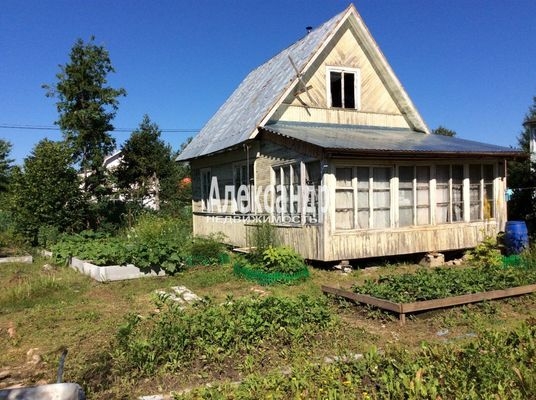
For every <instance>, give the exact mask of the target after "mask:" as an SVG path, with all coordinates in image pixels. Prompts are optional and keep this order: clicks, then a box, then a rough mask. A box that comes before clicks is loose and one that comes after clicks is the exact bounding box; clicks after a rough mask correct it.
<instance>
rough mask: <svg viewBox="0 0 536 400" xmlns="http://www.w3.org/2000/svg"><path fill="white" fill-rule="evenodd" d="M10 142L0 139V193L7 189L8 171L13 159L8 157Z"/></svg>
mask: <svg viewBox="0 0 536 400" xmlns="http://www.w3.org/2000/svg"><path fill="white" fill-rule="evenodd" d="M10 152H11V143H9V142H7V141H5V140H3V139H0V193H1V192H5V191H6V190H7V186H8V181H9V171H10V169H11V163H12V162H13V160H11V159H10V158H9V153H10Z"/></svg>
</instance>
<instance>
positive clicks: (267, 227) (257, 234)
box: [250, 222, 277, 262]
mask: <svg viewBox="0 0 536 400" xmlns="http://www.w3.org/2000/svg"><path fill="white" fill-rule="evenodd" d="M250 230H251V239H252V240H251V247H252V249H253V250H252V252H251V253H250V259H251V260H252V261H253V262H258V261H261V260H262V258H263V253H264V251H265V250H267V249H268V248H270V247H274V246H276V245H277V243H276V237H275V228H274V226H273V225H272V224H270V223H269V222H262V223H259V224H255V225H253V226H252V227H251V228H250Z"/></svg>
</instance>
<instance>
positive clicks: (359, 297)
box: [321, 285, 401, 313]
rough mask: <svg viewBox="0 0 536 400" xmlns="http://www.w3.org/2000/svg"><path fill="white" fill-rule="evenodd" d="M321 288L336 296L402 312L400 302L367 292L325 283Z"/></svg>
mask: <svg viewBox="0 0 536 400" xmlns="http://www.w3.org/2000/svg"><path fill="white" fill-rule="evenodd" d="M321 288H322V291H323V292H324V293H329V294H334V295H336V296H340V297H344V298H346V299H349V300H353V301H355V302H358V303H365V304H369V305H371V306H375V307H378V308H381V309H384V310H389V311H393V312H396V313H400V312H401V308H400V304H399V303H393V302H391V301H388V300H384V299H378V298H377V297H372V296H368V295H365V294H358V293H353V292H349V291H348V290H343V289H337V288H333V287H329V286H324V285H322V287H321Z"/></svg>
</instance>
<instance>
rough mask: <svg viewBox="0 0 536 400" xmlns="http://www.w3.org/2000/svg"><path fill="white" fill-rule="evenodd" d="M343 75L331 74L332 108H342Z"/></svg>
mask: <svg viewBox="0 0 536 400" xmlns="http://www.w3.org/2000/svg"><path fill="white" fill-rule="evenodd" d="M341 75H342V74H341V73H340V72H333V71H332V72H330V75H329V79H330V89H331V107H342V76H341Z"/></svg>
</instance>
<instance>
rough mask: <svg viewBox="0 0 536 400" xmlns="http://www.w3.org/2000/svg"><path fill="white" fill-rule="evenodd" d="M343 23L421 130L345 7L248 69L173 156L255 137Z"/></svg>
mask: <svg viewBox="0 0 536 400" xmlns="http://www.w3.org/2000/svg"><path fill="white" fill-rule="evenodd" d="M348 24H350V25H351V26H352V30H353V31H355V33H354V34H355V35H357V36H358V37H359V39H360V43H362V48H363V50H364V52H365V53H367V55H368V57H369V58H370V59H371V60H372V63H373V64H374V68H375V69H376V70H377V71H378V73H379V74H380V75H382V77H383V79H384V80H385V82H384V83H385V86H386V87H388V88H389V91H390V93H392V96H393V98H394V99H395V101H396V103H397V105H398V107H399V109H400V110H402V112H403V113H404V114H405V115H406V118H407V119H408V121H410V125H411V127H412V128H413V129H415V130H417V131H421V132H426V133H427V132H428V129H427V127H426V125H425V124H424V122H423V121H422V118H421V117H420V115H419V114H418V112H417V110H416V109H415V107H414V106H413V104H412V103H411V100H410V99H409V97H408V96H407V94H406V93H405V91H404V89H403V88H402V86H401V85H400V83H399V82H398V80H397V79H396V77H395V76H394V73H393V72H392V70H391V68H390V67H389V65H388V64H387V61H386V60H385V57H383V55H382V53H381V52H380V51H379V49H378V46H377V44H376V43H375V42H374V40H373V39H372V37H371V36H370V33H369V32H368V30H367V28H366V27H365V25H364V23H363V21H362V20H361V17H360V16H359V14H358V13H357V11H356V9H355V7H354V6H353V5H350V6H349V7H348V8H347V9H346V10H344V11H343V12H342V13H340V14H338V15H336V16H334V17H333V18H331V19H330V20H328V21H327V22H325V23H324V24H322V25H321V26H319V27H318V28H316V29H314V30H313V31H311V32H310V33H309V34H307V35H306V36H305V37H304V38H302V39H301V40H299V41H298V42H296V43H294V44H293V45H291V46H290V47H288V48H286V49H285V50H283V51H282V52H280V53H279V54H278V55H276V56H275V57H273V58H272V59H270V60H269V61H267V62H266V63H264V64H263V65H261V66H259V67H258V68H256V69H255V70H253V71H252V72H251V73H249V74H248V76H247V77H246V78H245V79H244V80H243V81H242V83H241V84H240V85H239V86H238V88H237V89H236V90H235V91H234V92H233V93H232V94H231V96H230V97H229V98H228V99H227V101H226V102H225V103H224V104H223V105H222V106H221V107H220V109H219V110H218V111H217V112H216V113H215V114H214V116H213V117H212V118H211V119H210V120H209V121H208V123H207V124H206V125H205V126H204V127H203V129H202V130H201V131H200V133H199V134H198V135H197V136H196V137H195V138H194V139H193V140H192V141H191V143H190V144H189V145H188V146H187V147H186V148H185V149H184V151H183V152H182V153H181V155H180V156H179V157H178V158H177V159H178V160H188V159H192V158H197V157H202V156H205V155H209V154H212V153H216V152H220V151H224V150H226V149H228V148H231V147H233V146H236V145H238V144H240V143H242V142H244V141H246V140H248V139H253V138H255V136H256V135H257V133H258V128H259V127H261V126H264V125H265V124H266V123H268V121H270V120H272V119H273V118H274V117H277V115H276V113H277V112H280V106H281V105H282V104H283V102H284V101H285V99H287V98H288V97H289V95H290V94H291V93H292V92H293V91H294V90H296V88H297V87H298V85H299V84H300V77H301V76H302V75H305V73H306V72H307V71H309V70H310V69H311V66H312V65H313V64H314V63H315V62H317V61H318V59H319V57H320V56H321V55H322V54H323V51H324V50H325V48H326V46H328V45H329V44H330V43H331V41H332V39H333V38H334V37H335V36H336V35H337V34H338V33H339V31H340V30H341V29H343V26H348ZM293 64H294V65H293Z"/></svg>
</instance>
